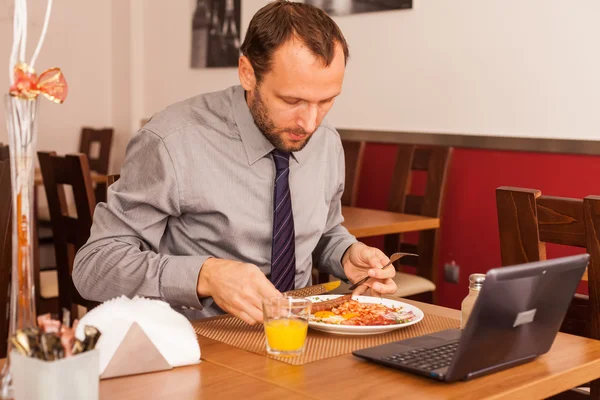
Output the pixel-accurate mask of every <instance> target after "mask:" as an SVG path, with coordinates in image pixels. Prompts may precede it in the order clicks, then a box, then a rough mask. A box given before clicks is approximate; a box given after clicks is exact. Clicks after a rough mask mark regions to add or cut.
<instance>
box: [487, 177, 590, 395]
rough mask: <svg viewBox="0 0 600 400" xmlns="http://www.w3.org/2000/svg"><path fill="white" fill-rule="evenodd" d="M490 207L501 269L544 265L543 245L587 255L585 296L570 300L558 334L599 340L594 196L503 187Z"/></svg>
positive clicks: (544, 251) (544, 253)
mask: <svg viewBox="0 0 600 400" xmlns="http://www.w3.org/2000/svg"><path fill="white" fill-rule="evenodd" d="M496 206H497V212H498V228H499V233H500V249H501V255H502V265H504V266H508V265H515V264H522V263H527V262H532V261H539V260H545V259H546V243H554V244H561V245H567V246H575V247H579V248H584V249H586V251H587V252H588V253H589V254H590V256H591V261H590V264H589V265H588V270H587V279H588V287H589V296H583V295H579V294H577V295H575V297H574V299H573V302H572V303H571V306H570V307H569V310H568V311H567V315H566V317H565V319H564V321H563V324H562V326H561V331H562V332H566V333H571V334H575V335H579V336H585V337H590V338H592V339H596V340H600V297H599V296H600V271H599V270H598V268H600V197H598V196H588V197H585V198H584V199H573V198H564V197H553V196H543V195H542V193H541V192H540V191H539V190H535V189H523V188H515V187H506V186H503V187H500V188H498V189H497V190H496ZM567 394H570V395H571V396H572V398H577V395H576V394H575V393H574V392H566V393H565V394H564V395H567ZM564 395H563V396H561V398H567V397H565V396H564ZM590 396H591V398H592V399H600V379H599V380H596V381H593V382H592V383H591V385H590Z"/></svg>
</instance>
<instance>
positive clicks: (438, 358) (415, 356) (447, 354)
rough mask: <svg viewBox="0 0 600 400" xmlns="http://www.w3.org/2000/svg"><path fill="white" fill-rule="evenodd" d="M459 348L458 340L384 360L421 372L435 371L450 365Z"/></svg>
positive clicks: (395, 355) (398, 354)
mask: <svg viewBox="0 0 600 400" xmlns="http://www.w3.org/2000/svg"><path fill="white" fill-rule="evenodd" d="M457 348H458V340H457V341H456V342H452V343H448V344H445V345H443V346H438V347H434V348H431V349H414V350H409V351H406V352H403V353H397V354H392V355H391V356H388V357H385V358H384V360H385V361H388V362H391V363H394V364H398V365H402V366H406V367H411V368H415V369H419V370H421V371H426V372H429V371H433V370H436V369H439V368H444V367H447V366H449V365H450V362H451V361H452V358H453V357H454V353H455V352H456V349H457Z"/></svg>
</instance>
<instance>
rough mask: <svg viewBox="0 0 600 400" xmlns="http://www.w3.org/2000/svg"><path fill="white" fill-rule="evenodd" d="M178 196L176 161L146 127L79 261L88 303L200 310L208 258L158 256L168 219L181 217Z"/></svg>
mask: <svg viewBox="0 0 600 400" xmlns="http://www.w3.org/2000/svg"><path fill="white" fill-rule="evenodd" d="M179 199H180V192H179V185H178V179H177V173H176V170H175V168H174V165H173V161H172V159H171V157H170V155H169V152H168V150H167V148H166V146H165V144H164V142H163V140H162V138H161V137H160V136H158V135H156V134H155V133H153V132H151V131H149V130H147V129H142V130H141V131H140V132H138V133H137V134H136V135H135V137H134V138H133V139H132V140H131V142H130V143H129V145H128V146H127V155H126V160H125V164H124V165H123V168H122V173H121V177H120V178H119V180H118V181H117V182H115V183H114V184H113V185H111V186H110V187H109V192H108V200H107V203H99V204H98V206H97V207H96V210H95V212H94V221H93V225H92V229H91V233H90V238H89V239H88V241H87V243H86V244H85V245H84V246H82V247H81V248H80V249H79V251H78V252H77V255H76V257H75V261H74V266H73V274H72V276H73V282H74V284H75V287H76V288H77V290H78V291H79V293H80V294H81V296H83V297H84V298H86V299H89V300H93V301H106V300H109V299H112V298H114V297H118V296H121V295H126V296H128V297H133V296H135V295H139V296H143V297H148V298H156V299H160V300H164V301H166V302H168V303H169V304H171V305H172V306H175V307H184V308H185V307H192V308H196V309H202V308H203V307H207V306H209V305H210V304H212V299H211V298H205V299H202V300H201V299H199V298H198V295H197V291H196V290H197V289H196V288H197V283H198V276H199V274H200V270H201V268H202V265H203V264H204V261H206V259H207V258H209V257H210V256H209V255H198V256H177V255H167V254H160V253H159V245H160V241H161V239H162V236H163V234H164V231H165V228H166V226H167V223H168V220H169V218H170V217H178V216H179V215H180V214H181V211H180V201H179Z"/></svg>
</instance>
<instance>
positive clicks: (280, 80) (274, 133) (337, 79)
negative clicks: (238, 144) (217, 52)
mask: <svg viewBox="0 0 600 400" xmlns="http://www.w3.org/2000/svg"><path fill="white" fill-rule="evenodd" d="M345 69H346V68H345V60H344V53H343V51H342V47H341V46H339V45H338V46H336V50H335V56H334V59H333V61H332V63H331V64H330V65H329V66H328V67H326V66H325V65H324V63H323V62H322V61H321V60H320V59H319V58H317V57H316V56H314V55H313V54H312V53H311V52H310V50H309V49H308V48H307V47H305V46H304V45H303V44H302V43H301V42H300V41H299V40H296V39H292V40H289V41H288V42H287V43H285V44H284V45H282V46H281V47H280V48H279V49H278V50H277V51H276V52H275V53H274V54H273V62H272V68H271V70H270V71H269V72H268V73H267V74H265V75H264V76H263V80H262V81H261V82H260V84H259V85H257V86H256V87H255V88H254V90H249V91H248V103H249V107H250V112H251V114H252V116H253V117H254V121H255V123H256V125H257V126H258V128H259V129H260V130H261V131H262V133H263V134H264V135H265V136H266V137H267V139H269V141H270V142H271V143H272V144H273V146H275V148H277V149H279V150H282V151H286V152H291V151H299V150H302V148H304V146H306V144H307V143H308V141H309V140H310V138H311V136H312V134H313V133H314V132H315V130H316V129H317V127H318V126H319V125H320V124H321V121H322V120H323V118H324V117H325V115H326V114H327V113H328V112H329V110H330V109H331V107H332V106H333V102H334V100H335V98H336V97H337V96H338V95H339V94H340V93H341V91H342V82H343V80H344V72H345Z"/></svg>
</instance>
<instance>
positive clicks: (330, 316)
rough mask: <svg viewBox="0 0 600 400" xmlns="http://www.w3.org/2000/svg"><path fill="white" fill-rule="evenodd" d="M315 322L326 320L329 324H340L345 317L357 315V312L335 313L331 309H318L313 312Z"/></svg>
mask: <svg viewBox="0 0 600 400" xmlns="http://www.w3.org/2000/svg"><path fill="white" fill-rule="evenodd" d="M313 315H314V319H315V321H316V322H327V323H330V324H340V323H342V322H344V321H345V320H347V319H350V318H354V317H358V315H359V314H358V313H347V314H342V315H336V314H334V313H333V312H331V311H318V312H316V313H314V314H313Z"/></svg>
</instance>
